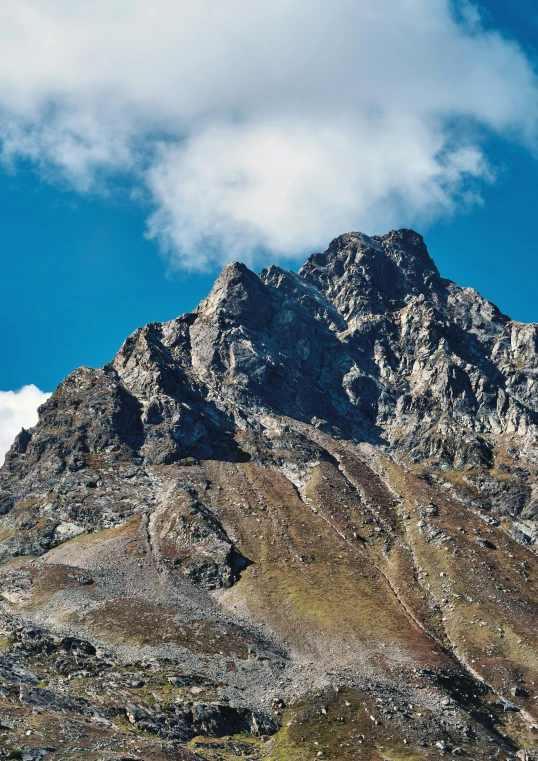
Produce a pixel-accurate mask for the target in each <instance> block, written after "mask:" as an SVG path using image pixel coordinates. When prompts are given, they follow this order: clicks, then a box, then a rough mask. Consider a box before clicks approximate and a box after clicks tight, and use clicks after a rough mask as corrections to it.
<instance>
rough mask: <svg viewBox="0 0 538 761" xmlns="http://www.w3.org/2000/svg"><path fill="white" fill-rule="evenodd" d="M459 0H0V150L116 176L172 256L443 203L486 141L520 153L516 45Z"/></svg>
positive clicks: (10, 156) (438, 209) (189, 258)
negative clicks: (144, 203) (148, 209)
mask: <svg viewBox="0 0 538 761" xmlns="http://www.w3.org/2000/svg"><path fill="white" fill-rule="evenodd" d="M458 9H459V14H456V12H455V7H453V5H452V4H451V3H450V2H449V0H360V2H357V0H332V2H331V3H327V2H326V0H273V2H271V3H261V2H252V0H227V2H225V3H223V2H221V1H220V0H153V1H152V2H151V3H149V2H147V0H94V2H92V3H82V2H80V1H77V0H3V2H2V3H1V4H0V115H1V118H0V139H1V140H2V141H3V155H4V159H5V160H6V161H15V160H16V159H17V157H20V156H22V157H27V158H30V159H32V160H33V161H34V162H35V163H36V165H38V166H39V167H40V169H41V170H42V171H43V172H45V173H46V176H47V177H49V178H50V177H53V178H54V177H63V178H65V179H67V180H68V181H69V182H71V183H72V184H73V185H74V186H75V187H77V188H78V189H79V190H81V191H83V192H84V191H89V190H100V189H102V188H103V186H106V181H107V178H108V176H109V175H111V174H115V173H120V174H125V173H129V176H130V178H131V181H132V183H133V189H134V190H135V191H136V194H137V195H139V194H140V192H142V193H143V194H145V195H146V198H148V200H149V201H150V203H152V204H153V207H154V212H153V213H152V215H151V217H150V220H149V231H150V234H151V235H153V236H155V237H157V238H158V239H159V240H160V241H161V243H162V245H163V247H164V248H165V249H166V250H167V251H168V252H169V255H170V257H171V260H172V263H173V264H175V265H177V266H181V267H184V268H203V267H207V266H211V265H212V264H213V263H216V262H219V263H223V262H225V261H227V260H229V259H231V258H238V257H239V258H242V259H245V260H249V261H254V260H258V259H260V257H262V258H265V259H268V258H269V256H271V257H277V258H281V259H282V258H285V257H286V256H297V255H299V254H302V253H303V252H306V251H310V250H311V249H312V248H318V247H320V246H322V245H323V244H325V243H326V242H327V240H328V239H329V238H330V237H331V236H332V235H334V234H338V233H340V232H343V231H346V230H349V229H358V228H359V229H363V230H364V231H365V232H374V231H382V230H386V229H388V227H390V226H392V225H399V224H412V223H416V222H420V221H424V220H427V219H429V218H431V217H434V216H436V215H439V214H444V213H451V212H452V211H454V210H455V209H457V208H458V206H459V205H460V204H465V203H469V202H472V201H475V200H476V199H477V198H479V187H480V183H482V182H484V181H490V180H491V179H492V176H493V173H492V169H491V167H490V163H491V157H488V156H487V155H486V152H485V147H484V146H485V145H486V138H487V136H488V135H489V134H491V133H495V134H497V135H500V136H502V137H504V138H506V139H509V140H515V141H518V142H520V143H522V144H524V145H526V146H527V147H528V148H530V149H531V150H534V149H535V147H536V127H537V119H538V97H537V95H538V87H537V83H536V77H535V74H534V72H533V70H532V67H531V65H530V63H529V61H528V60H527V59H526V58H525V55H524V53H523V52H522V50H521V49H520V48H518V47H517V45H516V44H515V43H513V42H511V41H509V40H507V39H504V38H503V37H502V36H501V35H500V34H499V33H498V32H494V31H491V30H489V31H488V30H485V29H484V28H483V26H482V25H481V20H480V15H479V13H478V11H477V9H476V6H475V5H474V4H472V3H471V2H468V0H463V1H460V2H459V3H458ZM494 163H495V160H494V158H493V164H494ZM262 251H265V252H267V253H264V254H262V253H261V252H262Z"/></svg>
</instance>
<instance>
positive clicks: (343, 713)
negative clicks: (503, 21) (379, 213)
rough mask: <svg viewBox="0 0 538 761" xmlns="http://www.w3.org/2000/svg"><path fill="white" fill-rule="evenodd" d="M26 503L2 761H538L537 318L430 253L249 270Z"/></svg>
mask: <svg viewBox="0 0 538 761" xmlns="http://www.w3.org/2000/svg"><path fill="white" fill-rule="evenodd" d="M0 488H1V493H0V512H1V517H0V587H1V595H2V613H1V627H2V634H1V637H2V639H1V640H0V677H1V681H0V724H1V727H0V757H1V758H19V759H24V761H35V760H38V759H39V760H40V759H43V758H50V759H51V760H52V759H63V760H65V761H68V760H69V761H79V760H80V759H84V760H87V761H112V760H113V759H116V760H117V761H134V760H135V759H143V760H144V761H164V760H165V759H166V760H170V761H171V760H172V759H179V760H182V761H200V760H201V759H206V760H207V761H233V760H236V759H240V758H241V759H244V758H250V759H260V760H262V759H267V761H314V760H315V759H318V758H320V759H327V761H329V760H330V759H340V760H342V761H348V760H351V759H354V760H356V759H363V760H364V761H369V760H372V761H374V760H375V761H380V760H381V759H386V760H390V761H404V760H407V761H420V760H422V759H438V758H440V757H449V756H461V757H462V758H468V759H473V761H482V760H486V759H500V760H501V761H507V759H513V761H516V759H528V760H530V759H536V758H538V648H537V644H538V557H537V544H536V540H537V536H538V326H537V325H525V324H522V323H518V322H514V321H513V320H511V319H510V318H509V317H507V316H505V315H503V314H502V313H501V312H500V311H499V310H498V309H497V308H496V307H495V306H494V305H493V304H491V303H490V302H488V301H486V299H484V298H482V296H480V294H478V293H477V292H476V291H474V290H473V289H471V288H461V287H459V286H458V285H456V284H455V283H453V282H451V281H449V280H445V279H443V278H442V277H441V276H440V274H439V272H438V270H437V268H436V266H435V264H434V262H433V261H432V259H431V258H430V256H429V254H428V251H427V249H426V246H425V245H424V242H423V239H422V238H421V236H420V235H418V234H417V233H415V232H413V231H411V230H398V231H392V232H390V233H388V234H387V235H382V236H374V237H367V236H366V235H363V234H361V233H348V234H346V235H342V236H341V237H339V238H337V239H336V240H334V241H333V242H332V243H331V245H330V246H329V248H328V249H327V251H325V253H322V254H314V255H313V256H311V257H310V259H309V260H308V261H307V262H306V264H305V265H304V266H303V267H302V269H301V270H300V271H299V273H294V272H289V271H286V270H283V269H280V268H279V267H275V266H271V267H269V268H268V269H265V270H263V271H262V272H261V273H260V274H259V275H256V274H254V273H253V272H252V271H250V270H249V269H248V268H247V267H245V266H244V265H243V264H238V263H233V264H230V265H228V266H227V267H225V268H224V270H223V271H222V273H221V274H220V276H219V277H218V279H217V281H216V282H215V285H214V287H213V290H212V291H211V293H210V294H209V296H208V297H207V298H206V299H205V300H204V301H202V303H201V304H200V305H199V307H198V308H197V309H196V310H195V311H194V312H192V313H190V314H183V315H181V316H180V317H178V318H177V319H175V320H172V321H171V322H167V323H162V324H161V323H152V324H150V325H147V326H146V327H144V328H141V329H139V330H137V331H135V333H133V335H131V336H130V337H129V338H128V339H127V340H126V341H125V343H124V344H123V346H122V347H121V348H120V350H119V352H118V353H117V355H116V356H115V357H114V359H113V360H112V361H111V362H110V364H107V365H105V366H104V367H102V368H100V369H98V370H93V369H91V368H89V367H82V368H80V369H78V370H76V371H75V372H73V373H72V374H71V375H70V376H69V377H68V378H66V380H65V381H64V382H63V383H61V384H60V386H59V387H58V389H57V390H56V392H55V393H54V394H53V395H52V397H50V399H49V400H48V401H47V402H46V404H44V405H43V406H42V407H41V409H40V415H39V422H38V424H37V426H36V427H35V428H33V429H32V430H29V431H26V430H23V431H21V433H20V434H19V436H18V437H17V439H16V441H15V442H14V444H13V446H12V448H11V450H10V452H9V453H8V455H7V456H6V461H5V464H4V466H3V468H2V470H1V472H0Z"/></svg>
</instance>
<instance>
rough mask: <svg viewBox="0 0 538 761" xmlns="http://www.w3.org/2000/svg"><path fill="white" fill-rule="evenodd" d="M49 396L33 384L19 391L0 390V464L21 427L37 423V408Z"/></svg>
mask: <svg viewBox="0 0 538 761" xmlns="http://www.w3.org/2000/svg"><path fill="white" fill-rule="evenodd" d="M49 396H50V394H46V393H44V392H43V391H40V390H39V389H38V388H37V386H34V385H33V384H31V385H29V386H23V388H21V389H20V390H19V391H0V465H1V464H2V463H3V462H4V456H5V454H6V452H7V451H8V449H9V448H10V446H11V445H12V444H13V441H14V439H15V436H16V435H17V434H18V433H19V432H20V430H21V428H31V427H32V426H34V425H35V424H36V423H37V408H38V407H39V406H40V405H41V404H43V402H45V401H46V400H47V399H48V398H49Z"/></svg>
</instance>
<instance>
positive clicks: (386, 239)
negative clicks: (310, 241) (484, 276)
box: [299, 229, 440, 321]
mask: <svg viewBox="0 0 538 761" xmlns="http://www.w3.org/2000/svg"><path fill="white" fill-rule="evenodd" d="M299 274H300V275H301V276H302V277H304V278H306V279H307V280H308V281H309V282H311V283H312V284H314V285H316V286H317V287H318V288H320V289H321V290H323V291H324V292H325V293H326V295H327V296H329V298H330V299H331V300H332V301H333V302H334V303H335V304H336V305H337V306H338V309H339V311H340V312H341V313H342V314H343V315H344V317H345V319H346V320H348V321H349V320H352V319H354V318H357V317H360V315H363V314H365V313H374V314H381V313H386V312H392V311H394V310H396V309H401V308H402V307H403V306H404V305H405V303H406V302H407V300H408V298H409V297H411V296H413V295H414V296H417V295H419V294H421V293H427V294H431V292H432V289H434V288H435V287H439V286H440V276H439V272H438V270H437V267H436V266H435V264H434V262H433V260H432V259H431V257H430V255H429V254H428V250H427V248H426V246H425V244H424V240H423V238H422V236H421V235H419V234H418V233H416V232H414V231H413V230H407V229H403V230H392V231H391V232H389V233H387V234H386V235H382V236H373V237H369V236H367V235H364V234H363V233H359V232H351V233H346V234H345V235H341V236H339V237H338V238H335V239H334V240H333V241H332V243H331V244H330V245H329V247H328V248H327V250H326V251H325V252H324V253H323V254H314V255H313V256H311V257H310V258H309V259H308V261H307V262H306V263H305V264H304V265H303V267H302V268H301V269H300V271H299Z"/></svg>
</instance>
